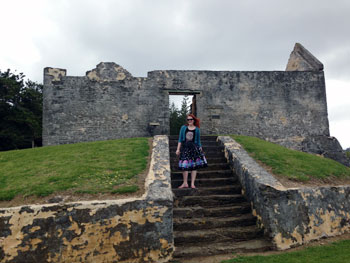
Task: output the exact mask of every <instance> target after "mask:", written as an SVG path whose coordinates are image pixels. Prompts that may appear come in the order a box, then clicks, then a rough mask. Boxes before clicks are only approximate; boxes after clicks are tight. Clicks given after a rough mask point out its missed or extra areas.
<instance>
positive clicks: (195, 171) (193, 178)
mask: <svg viewBox="0 0 350 263" xmlns="http://www.w3.org/2000/svg"><path fill="white" fill-rule="evenodd" d="M196 176H197V170H193V171H192V172H191V188H196V186H195V185H194V181H196Z"/></svg>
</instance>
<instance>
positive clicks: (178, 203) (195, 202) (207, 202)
mask: <svg viewBox="0 0 350 263" xmlns="http://www.w3.org/2000/svg"><path fill="white" fill-rule="evenodd" d="M246 201H247V200H246V199H245V197H244V196H243V195H241V194H230V195H205V196H181V197H176V199H175V200H174V207H186V206H201V207H218V206H221V205H233V204H239V203H241V202H246Z"/></svg>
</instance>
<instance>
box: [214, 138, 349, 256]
mask: <svg viewBox="0 0 350 263" xmlns="http://www.w3.org/2000/svg"><path fill="white" fill-rule="evenodd" d="M218 140H220V141H221V142H222V143H223V144H224V146H225V154H226V157H227V158H228V160H229V162H230V164H231V166H232V168H233V169H234V170H235V172H236V174H237V175H238V177H239V180H240V182H241V185H242V188H243V191H244V194H245V196H246V197H247V199H248V200H249V201H250V202H251V204H252V209H253V213H254V214H255V215H256V216H257V218H258V221H259V225H260V227H261V228H263V229H264V231H265V233H266V235H268V236H269V237H270V238H271V239H272V240H273V242H274V244H275V246H276V248H277V249H280V250H283V249H288V248H291V247H294V246H298V245H302V244H305V243H308V242H310V241H312V240H317V239H320V238H322V237H330V236H336V235H341V234H343V233H347V232H349V231H350V212H349V211H350V199H349V195H350V186H349V185H344V186H337V187H327V186H325V187H312V188H311V187H304V188H292V189H290V188H285V187H284V186H283V185H282V184H281V183H280V182H278V180H276V179H275V178H274V177H273V176H272V175H271V174H270V173H268V172H267V171H266V170H265V169H263V168H262V167H261V166H259V165H258V164H257V163H256V162H255V161H254V160H253V159H252V158H251V157H250V156H249V155H248V153H247V152H246V151H245V150H244V149H243V148H242V146H241V145H240V144H238V143H237V142H236V141H234V140H233V139H232V138H231V137H225V136H220V137H218Z"/></svg>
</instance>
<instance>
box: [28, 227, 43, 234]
mask: <svg viewBox="0 0 350 263" xmlns="http://www.w3.org/2000/svg"><path fill="white" fill-rule="evenodd" d="M40 228H41V227H40V226H34V227H32V228H31V229H30V230H29V232H30V233H34V232H35V231H37V230H39V229H40Z"/></svg>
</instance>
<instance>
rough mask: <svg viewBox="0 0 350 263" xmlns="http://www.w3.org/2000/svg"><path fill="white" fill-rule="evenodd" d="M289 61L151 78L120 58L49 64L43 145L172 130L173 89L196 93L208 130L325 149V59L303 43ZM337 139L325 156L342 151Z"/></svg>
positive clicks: (199, 112)
mask: <svg viewBox="0 0 350 263" xmlns="http://www.w3.org/2000/svg"><path fill="white" fill-rule="evenodd" d="M288 65H290V66H289V67H287V69H288V71H191V70H187V71H182V70H157V71H151V72H149V73H148V75H147V77H146V78H137V77H133V76H132V75H131V74H130V73H129V72H128V71H126V70H125V69H123V68H122V67H121V66H119V65H117V64H115V63H100V64H99V65H97V67H96V68H95V69H93V70H91V71H88V72H87V73H86V76H83V77H71V76H67V75H66V70H64V69H57V68H56V69H55V68H45V70H44V92H43V95H44V111H43V112H44V113H43V144H44V145H55V144H64V143H76V142H82V141H96V140H106V139H116V138H124V137H138V136H153V135H154V134H169V130H170V129H169V94H196V106H197V111H196V112H197V115H198V117H199V118H200V119H201V120H202V124H201V129H202V134H233V133H234V134H243V135H252V136H257V137H260V138H262V139H266V140H269V141H272V142H277V143H279V144H282V145H284V146H287V147H290V148H293V149H298V150H304V151H310V152H312V150H315V149H321V152H322V147H323V145H322V143H323V142H324V141H325V140H323V139H321V140H320V139H317V140H316V139H314V138H321V137H325V138H328V137H329V124H328V113H327V101H326V91H325V80H324V72H323V70H322V69H323V65H322V63H320V62H319V61H318V60H317V59H316V58H315V57H313V56H312V55H311V53H310V52H308V51H307V50H306V49H304V48H303V47H302V46H301V45H300V44H297V45H296V47H295V49H294V51H293V52H292V54H291V58H290V60H289V63H288ZM338 144H339V143H338ZM338 144H337V143H334V144H333V146H332V147H333V148H332V149H333V150H331V151H323V153H324V154H325V156H327V157H330V158H334V159H336V158H338V157H337V156H338V155H339V154H338V152H342V149H341V147H340V148H339V145H338ZM333 151H335V152H337V153H336V154H333ZM317 153H319V151H318V152H317Z"/></svg>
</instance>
